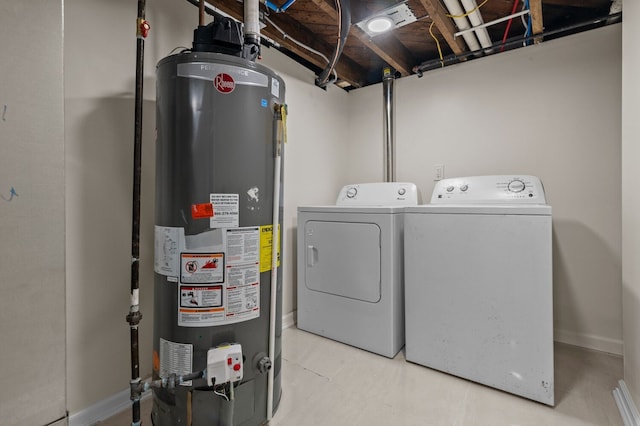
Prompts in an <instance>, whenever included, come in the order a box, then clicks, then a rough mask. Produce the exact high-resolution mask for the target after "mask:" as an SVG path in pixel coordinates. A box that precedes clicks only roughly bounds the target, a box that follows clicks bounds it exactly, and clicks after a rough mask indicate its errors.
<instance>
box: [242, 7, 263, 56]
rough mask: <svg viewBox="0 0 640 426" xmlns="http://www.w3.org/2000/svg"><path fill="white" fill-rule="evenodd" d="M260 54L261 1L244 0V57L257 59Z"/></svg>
mask: <svg viewBox="0 0 640 426" xmlns="http://www.w3.org/2000/svg"><path fill="white" fill-rule="evenodd" d="M259 55H260V1H259V0H244V58H245V59H247V60H249V61H255V60H256V58H257V57H258V56H259Z"/></svg>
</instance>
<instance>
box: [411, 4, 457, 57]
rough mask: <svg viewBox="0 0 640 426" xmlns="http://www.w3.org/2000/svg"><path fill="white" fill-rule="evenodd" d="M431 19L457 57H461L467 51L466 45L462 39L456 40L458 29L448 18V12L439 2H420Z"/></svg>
mask: <svg viewBox="0 0 640 426" xmlns="http://www.w3.org/2000/svg"><path fill="white" fill-rule="evenodd" d="M420 3H421V4H422V6H423V7H424V8H425V10H426V11H427V13H428V14H429V17H430V18H431V20H432V21H433V22H434V24H435V26H436V27H437V28H438V31H440V34H442V36H443V37H444V39H445V40H446V42H447V44H448V45H449V47H450V48H451V50H452V51H453V53H455V54H456V55H461V54H462V53H464V52H465V51H466V50H467V49H466V45H465V44H464V42H463V41H462V39H459V38H456V37H455V36H454V34H455V33H456V28H455V26H454V25H453V22H451V19H450V18H449V17H448V16H447V11H446V10H445V9H444V8H443V7H442V6H441V5H440V2H439V0H420Z"/></svg>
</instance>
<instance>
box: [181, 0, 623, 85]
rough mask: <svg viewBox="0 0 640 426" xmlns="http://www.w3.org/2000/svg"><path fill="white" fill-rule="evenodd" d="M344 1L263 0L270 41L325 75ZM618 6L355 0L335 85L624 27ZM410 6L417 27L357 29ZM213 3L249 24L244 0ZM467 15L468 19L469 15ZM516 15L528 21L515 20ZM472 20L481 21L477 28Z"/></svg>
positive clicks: (593, 1)
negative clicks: (476, 30) (479, 30)
mask: <svg viewBox="0 0 640 426" xmlns="http://www.w3.org/2000/svg"><path fill="white" fill-rule="evenodd" d="M343 1H344V0H335V1H334V0H269V1H265V2H261V4H260V11H261V12H262V13H261V16H262V18H263V19H262V23H263V24H264V28H262V30H261V31H262V35H263V37H264V40H263V44H266V45H271V46H275V47H276V48H278V49H279V50H281V51H283V52H284V53H285V54H287V55H289V56H291V57H293V58H294V59H296V60H297V61H299V62H300V63H302V64H304V65H305V66H307V67H309V68H311V69H313V70H314V71H315V72H316V73H320V71H321V70H322V69H324V68H325V67H326V66H327V59H326V58H331V57H332V55H333V52H334V50H335V47H336V44H337V42H338V38H339V30H338V22H339V16H338V12H337V11H336V7H337V6H338V2H340V3H342V2H343ZM191 3H194V1H191ZM349 3H350V4H349ZM618 3H619V1H614V2H613V7H612V1H611V0H527V1H523V0H486V1H484V0H483V1H479V0H478V3H476V0H443V1H440V0H407V1H404V2H398V1H394V0H350V2H345V4H346V5H347V7H349V10H350V12H351V13H350V14H351V17H350V18H351V19H350V20H351V23H352V25H351V26H350V27H349V32H348V36H347V39H346V43H345V45H344V49H343V51H342V54H341V55H340V57H339V58H338V61H337V64H336V66H335V71H336V72H337V80H336V81H335V84H337V85H339V86H340V87H343V88H346V89H353V88H359V87H364V86H367V85H370V84H374V83H378V82H380V81H381V80H382V76H383V69H384V68H385V67H387V66H390V67H392V69H393V70H395V71H396V75H397V76H407V75H410V74H422V73H423V72H426V71H428V70H431V69H436V68H440V67H443V66H446V65H449V64H453V63H458V62H461V61H467V60H471V59H474V58H477V57H481V56H485V55H489V54H495V53H500V52H502V51H505V50H509V49H514V48H519V47H523V46H527V45H530V44H534V43H541V42H544V41H548V40H551V39H553V38H558V37H562V36H565V35H570V34H574V33H576V32H580V31H585V30H589V29H592V28H597V27H599V26H602V25H607V24H610V23H614V22H619V21H620V19H621V13H616V12H617V11H618V9H619V8H618ZM403 4H405V5H406V7H407V8H408V9H409V10H410V12H412V14H413V15H414V16H415V21H414V22H411V23H408V24H405V25H402V24H401V25H398V26H396V27H395V28H393V29H392V30H391V31H389V32H386V33H382V34H378V35H374V36H370V35H368V34H367V33H366V32H365V31H364V30H363V29H362V28H361V26H358V25H356V24H357V23H359V22H361V21H365V20H366V19H367V18H369V17H371V16H375V15H376V14H380V13H382V12H384V11H386V10H388V9H389V8H390V7H393V6H396V5H400V6H403ZM207 6H208V8H212V9H214V10H215V9H217V11H220V12H223V13H224V14H227V15H229V16H231V17H233V18H235V19H237V20H239V21H242V20H243V4H242V2H240V1H238V0H215V1H214V0H211V1H208V2H207ZM403 7H404V6H403ZM274 9H275V10H274ZM456 10H457V11H456ZM392 13H393V12H392ZM467 14H469V15H468V17H466V16H463V15H467ZM514 14H521V16H515V17H513V18H511V19H509V18H508V17H509V16H512V15H514ZM472 15H475V16H472ZM471 18H473V21H475V22H471V23H469V22H470V21H469V20H468V19H471ZM478 18H479V19H480V21H478ZM500 19H505V20H503V21H502V22H498V23H495V24H493V25H490V26H487V27H486V33H485V35H486V36H488V39H487V38H485V40H480V42H478V39H480V37H477V38H476V36H475V35H474V34H473V32H469V33H467V34H465V35H457V36H456V35H455V34H456V33H457V32H459V31H460V28H464V26H465V25H466V26H472V27H476V26H477V25H478V24H482V23H483V22H484V23H491V22H492V21H496V20H500ZM343 22H344V21H343ZM465 23H466V24H465ZM527 28H528V29H527Z"/></svg>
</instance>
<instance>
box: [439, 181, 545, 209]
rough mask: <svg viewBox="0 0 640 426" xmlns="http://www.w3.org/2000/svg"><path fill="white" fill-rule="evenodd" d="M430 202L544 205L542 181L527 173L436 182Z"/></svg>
mask: <svg viewBox="0 0 640 426" xmlns="http://www.w3.org/2000/svg"><path fill="white" fill-rule="evenodd" d="M431 203H432V204H546V203H547V200H546V198H545V195H544V187H543V186H542V182H541V181H540V179H539V178H538V177H536V176H530V175H498V176H469V177H459V178H450V179H443V180H441V181H439V182H438V183H437V184H436V187H435V188H434V190H433V194H432V196H431Z"/></svg>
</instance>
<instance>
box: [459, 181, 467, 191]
mask: <svg viewBox="0 0 640 426" xmlns="http://www.w3.org/2000/svg"><path fill="white" fill-rule="evenodd" d="M467 189H469V185H467V184H466V183H465V184H464V185H462V186H461V187H460V191H462V192H466V191H467Z"/></svg>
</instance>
